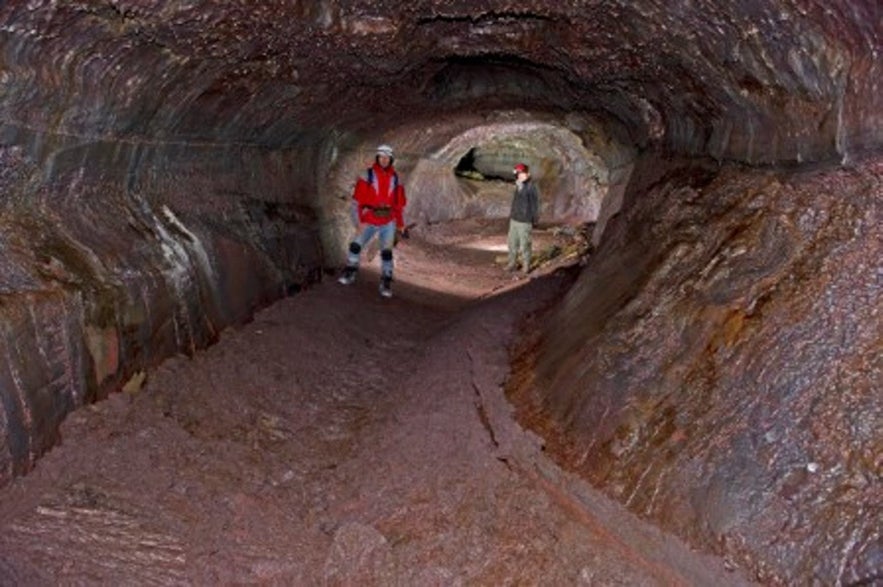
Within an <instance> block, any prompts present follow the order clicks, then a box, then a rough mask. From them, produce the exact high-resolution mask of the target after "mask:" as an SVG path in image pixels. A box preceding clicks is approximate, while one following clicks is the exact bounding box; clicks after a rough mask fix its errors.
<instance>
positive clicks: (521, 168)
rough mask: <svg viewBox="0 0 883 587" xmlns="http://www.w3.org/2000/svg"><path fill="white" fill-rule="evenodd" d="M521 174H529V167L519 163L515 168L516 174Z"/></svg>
mask: <svg viewBox="0 0 883 587" xmlns="http://www.w3.org/2000/svg"><path fill="white" fill-rule="evenodd" d="M521 172H524V173H527V165H525V164H524V163H518V164H517V165H516V166H515V173H521Z"/></svg>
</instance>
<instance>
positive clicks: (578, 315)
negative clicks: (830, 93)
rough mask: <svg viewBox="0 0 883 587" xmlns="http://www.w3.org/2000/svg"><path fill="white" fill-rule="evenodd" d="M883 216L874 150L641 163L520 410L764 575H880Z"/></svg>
mask: <svg viewBox="0 0 883 587" xmlns="http://www.w3.org/2000/svg"><path fill="white" fill-rule="evenodd" d="M644 163H645V164H646V163H647V162H646V161H645V162H644ZM881 206H883V159H881V158H879V157H877V158H876V159H871V160H870V161H864V162H863V164H862V166H860V167H859V168H858V169H854V170H845V169H830V168H828V169H818V170H814V171H804V172H799V173H794V172H784V171H752V170H750V169H744V168H742V169H740V168H725V169H723V170H720V171H719V170H718V169H717V167H716V166H714V165H712V166H703V165H700V164H696V163H694V164H691V165H689V166H686V167H679V168H673V169H670V170H668V171H667V172H663V170H662V169H661V168H660V166H659V164H658V162H650V163H649V166H647V165H639V168H638V169H637V170H636V172H635V175H634V181H633V182H632V185H631V188H630V191H629V194H628V198H627V201H626V205H625V208H624V210H623V212H622V214H621V215H620V217H618V218H617V219H616V220H614V221H613V223H612V225H611V227H610V229H609V232H608V234H609V237H608V238H607V239H605V240H604V242H603V243H602V246H601V248H600V249H599V250H598V251H597V254H596V255H595V257H594V261H593V262H592V263H591V264H590V265H589V266H588V268H587V269H586V271H585V273H584V274H583V275H582V276H581V277H580V280H579V282H578V283H577V284H576V286H575V287H574V288H573V290H572V291H571V292H570V293H569V294H568V296H567V298H566V299H565V300H564V302H563V304H562V305H561V307H560V308H558V309H556V310H555V312H554V319H553V320H551V322H550V325H549V326H548V328H547V330H546V331H545V333H544V338H543V340H542V343H541V346H540V354H539V358H538V360H537V363H536V369H537V381H536V382H535V386H534V387H533V392H532V394H531V393H528V394H527V396H526V398H525V397H524V396H523V397H522V399H526V401H527V403H528V404H531V405H532V408H531V409H528V410H527V411H526V412H525V414H526V417H528V418H529V419H530V420H531V421H532V422H533V423H534V424H535V425H536V426H538V427H540V428H541V429H542V430H544V432H545V435H546V437H547V438H549V439H550V446H551V447H553V450H555V451H556V452H557V454H559V456H560V457H561V458H562V459H564V460H565V461H566V462H567V463H568V464H569V465H570V466H572V467H574V468H576V469H577V470H579V471H580V472H581V473H582V474H584V475H586V476H587V477H589V478H590V479H592V480H593V481H594V482H595V483H597V484H598V485H599V486H601V487H604V488H605V489H606V490H607V491H608V492H609V493H610V494H612V495H614V496H616V497H617V498H619V499H620V500H622V501H623V502H624V503H625V504H627V505H628V506H629V507H630V508H631V509H632V510H634V511H635V512H637V513H639V514H641V515H643V516H646V517H649V518H651V519H653V520H655V521H658V522H659V523H661V524H662V525H663V526H664V527H667V528H671V529H673V530H675V531H677V532H678V533H680V534H681V535H683V536H685V537H686V538H688V539H690V540H691V541H692V542H693V543H695V544H703V545H705V547H706V548H712V549H716V550H718V551H722V552H724V553H725V554H727V555H728V556H730V557H731V558H732V560H734V561H737V562H739V563H740V564H745V565H747V566H748V567H749V568H751V569H752V570H753V571H754V572H756V573H757V576H758V578H759V579H760V580H762V581H764V582H781V583H784V584H798V583H803V582H806V581H809V580H810V578H812V580H814V581H819V582H820V583H821V584H847V583H853V582H856V583H859V582H861V581H866V582H871V583H872V582H874V581H875V580H877V579H879V576H880V575H879V573H880V570H881V569H883V542H881V535H880V519H881V517H880V516H881V514H883V509H881V508H883V484H881V476H880V475H881V467H883V461H881V455H883V437H881V434H880V429H881V423H883V402H881V395H880V391H881V385H883V359H881V357H883V339H881V328H880V325H881V316H880V311H881V309H883V228H881V227H883V207H881ZM522 391H524V390H522ZM875 577H876V579H874V578H875ZM861 584H865V583H861Z"/></svg>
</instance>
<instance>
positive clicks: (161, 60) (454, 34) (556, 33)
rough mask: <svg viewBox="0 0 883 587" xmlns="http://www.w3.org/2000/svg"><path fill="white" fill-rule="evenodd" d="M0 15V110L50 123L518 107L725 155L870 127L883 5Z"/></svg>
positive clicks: (203, 7) (251, 132)
mask: <svg viewBox="0 0 883 587" xmlns="http://www.w3.org/2000/svg"><path fill="white" fill-rule="evenodd" d="M0 23H2V26H0V35H2V37H3V46H4V53H3V60H4V68H3V75H2V78H0V92H2V94H3V98H4V99H3V101H2V107H3V112H2V114H0V115H2V120H3V122H4V123H5V124H7V125H12V126H18V127H22V128H28V129H36V130H38V131H43V132H54V133H61V134H72V135H78V136H90V137H93V136H100V137H108V136H110V137H125V138H141V139H144V138H150V139H153V140H182V141H199V140H205V141H223V142H243V143H252V144H262V145H267V146H270V147H278V146H285V145H291V144H295V143H297V142H298V141H299V140H302V139H306V140H310V139H311V138H314V137H315V134H314V132H320V133H321V132H326V131H327V130H328V129H329V128H332V127H334V128H342V129H347V130H355V131H360V130H361V131H364V130H367V129H370V128H372V127H374V128H376V127H378V126H387V125H393V126H394V125H395V124H397V123H398V122H400V121H402V120H403V119H409V118H417V119H419V118H424V117H432V116H439V115H443V114H450V113H453V114H456V113H458V112H463V111H469V112H475V111H483V110H494V109H501V108H524V109H528V110H534V111H552V112H569V111H575V110H582V111H587V112H594V113H599V114H600V115H602V116H605V117H608V118H609V119H611V120H616V121H618V122H619V123H621V124H623V125H624V126H625V127H626V128H627V129H628V131H629V133H630V135H629V137H630V139H631V140H633V141H634V142H635V143H636V144H639V145H641V144H645V143H646V142H648V141H653V140H658V139H661V138H663V137H664V138H665V140H666V141H667V142H668V143H670V144H676V143H679V142H680V145H681V146H682V147H684V148H686V149H688V150H690V149H692V150H695V151H703V150H704V151H710V152H712V153H713V154H714V153H718V154H725V153H726V152H728V151H732V152H737V153H744V152H746V150H749V151H750V149H751V148H753V147H752V145H751V144H749V143H751V142H752V141H754V139H755V134H761V133H762V132H763V131H762V128H763V127H764V126H765V125H767V124H773V123H774V125H775V126H776V127H777V128H778V129H779V130H780V132H779V134H778V136H781V137H784V138H783V139H782V140H781V142H782V143H783V146H782V147H781V150H782V151H787V150H789V149H790V150H792V151H793V150H794V149H793V148H792V147H788V146H787V145H786V144H787V143H789V138H790V139H794V138H795V137H796V138H797V139H800V138H801V135H804V134H807V133H810V132H814V133H818V134H821V135H824V137H825V140H827V142H829V143H830V142H832V141H834V142H837V141H838V140H839V141H841V142H842V141H843V140H844V138H843V137H844V136H849V137H851V140H852V141H853V142H857V143H860V144H861V145H866V144H874V143H876V142H878V137H879V134H880V132H879V127H880V126H881V124H880V120H879V119H880V117H881V115H880V108H879V98H875V96H876V93H875V90H876V85H877V84H878V82H876V81H873V79H874V77H875V74H877V73H879V71H880V65H879V59H878V51H879V48H880V39H879V36H880V26H879V24H880V8H879V5H878V3H877V1H876V0H857V1H853V2H834V3H831V2H827V1H824V2H823V1H813V2H811V1H780V2H766V1H756V0H755V1H742V0H740V1H738V2H737V1H703V0H678V1H676V2H669V1H666V2H661V1H651V0H644V1H640V2H636V1H632V0H629V1H626V0H620V1H607V0H605V1H603V2H601V1H579V2H566V3H562V2H558V1H554V2H553V1H546V2H517V3H516V2H501V1H495V2H482V1H469V2H465V1H463V2H456V1H444V2H442V1H430V0H426V1H418V2H409V3H400V2H389V1H350V2H331V1H323V2H312V1H311V2H298V1H291V0H286V1H278V0H277V1H263V2H252V1H250V0H249V1H236V2H234V1H230V0H225V1H204V2H199V1H172V2H169V1H158V0H155V1H149V0H137V1H125V0H121V1H105V2H98V1H95V0H89V1H83V0H80V1H67V2H63V3H59V2H54V1H49V0H45V1H39V0H35V1H31V2H16V3H7V4H6V6H4V7H3V8H0ZM869 101H870V103H869ZM869 119H870V121H871V124H870V125H867V124H863V125H860V124H859V121H860V120H861V121H864V122H865V123H867V122H868V120H869ZM850 121H853V124H852V125H850ZM739 122H747V123H748V126H749V128H748V130H745V129H744V128H742V126H743V125H742V124H738V123H739ZM743 135H744V136H743ZM776 140H777V141H779V140H780V139H778V138H777V139H776ZM790 142H795V141H793V140H792V141H790ZM798 142H799V141H798ZM804 142H807V141H806V140H804ZM808 142H812V141H808ZM841 147H842V145H841ZM813 149H814V147H810V148H809V149H808V151H809V152H811V151H813ZM823 150H824V149H823ZM841 150H842V148H841ZM749 155H750V153H749ZM792 155H793V153H791V154H789V155H785V156H792ZM772 156H774V157H775V156H777V154H776V153H773V155H772ZM798 157H799V154H798Z"/></svg>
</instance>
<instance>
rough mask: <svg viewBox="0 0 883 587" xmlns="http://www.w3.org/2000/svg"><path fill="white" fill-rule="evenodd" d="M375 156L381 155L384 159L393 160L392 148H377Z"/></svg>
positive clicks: (386, 146) (382, 146)
mask: <svg viewBox="0 0 883 587" xmlns="http://www.w3.org/2000/svg"><path fill="white" fill-rule="evenodd" d="M377 154H378V155H383V156H384V157H389V158H390V159H392V158H393V153H392V147H390V146H389V145H380V146H379V147H377Z"/></svg>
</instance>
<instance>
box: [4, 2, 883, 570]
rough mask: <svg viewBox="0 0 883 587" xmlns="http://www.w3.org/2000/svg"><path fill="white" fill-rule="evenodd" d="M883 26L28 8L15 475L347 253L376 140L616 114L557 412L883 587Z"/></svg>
mask: <svg viewBox="0 0 883 587" xmlns="http://www.w3.org/2000/svg"><path fill="white" fill-rule="evenodd" d="M880 35H881V6H880V3H879V1H878V0H834V1H832V0H779V1H770V0H676V1H671V2H668V1H667V2H660V1H657V0H603V1H602V0H580V1H576V2H558V1H552V0H524V1H522V2H509V1H506V0H418V1H414V2H407V3H402V2H393V1H392V0H348V1H343V0H321V1H316V2H302V1H292V0H268V1H264V2H252V1H251V0H224V1H221V0H204V1H200V2H192V1H183V0H171V1H168V0H162V1H160V0H68V1H65V2H57V1H55V0H29V1H28V2H6V3H4V4H3V5H2V6H0V194H2V195H0V198H2V200H0V227H2V228H0V248H2V255H0V482H3V481H5V480H7V479H9V478H10V476H11V475H13V474H18V473H22V472H26V471H27V469H28V468H29V467H31V466H33V464H34V462H35V459H36V458H38V457H39V455H40V453H42V452H43V451H45V450H46V449H47V448H48V447H50V446H51V445H52V443H53V442H54V441H55V440H56V439H55V435H56V430H57V426H58V423H59V421H60V420H61V419H62V418H63V417H64V415H65V414H66V413H68V412H69V411H70V410H71V409H73V408H75V407H77V406H80V405H82V404H84V403H87V402H89V401H93V400H95V399H98V398H100V397H102V396H103V395H104V394H106V393H108V392H109V391H110V390H112V389H118V388H120V387H123V386H124V385H127V384H128V385H130V386H133V385H137V384H138V382H139V381H141V379H140V377H139V376H138V374H139V373H140V372H142V371H144V370H145V369H146V368H148V367H149V366H150V365H152V364H154V363H155V362H157V361H159V360H161V359H162V358H163V357H166V356H168V355H170V354H174V353H179V352H192V351H193V350H194V349H195V348H197V347H199V346H201V345H204V344H207V343H209V342H210V341H211V340H213V338H214V337H216V336H217V334H218V332H219V330H220V329H222V328H223V327H225V326H226V325H229V324H233V323H236V322H239V321H241V320H244V319H247V318H248V316H249V315H250V314H251V312H252V311H253V310H254V308H256V307H257V306H259V305H261V304H265V303H268V302H269V301H271V300H272V299H274V298H277V297H279V296H282V295H285V293H287V292H290V291H292V290H294V289H297V288H298V287H300V286H301V285H304V284H306V283H308V282H309V280H310V279H312V278H314V276H315V275H316V272H317V271H318V270H320V269H321V268H322V266H323V265H331V264H333V263H334V262H335V260H336V252H335V251H332V250H331V247H333V245H334V244H335V239H334V238H329V234H332V233H334V232H335V230H336V229H335V228H333V227H335V226H338V225H339V224H340V219H339V218H338V213H339V211H340V210H341V208H342V207H341V206H340V195H341V194H340V193H339V191H340V190H339V189H337V188H338V186H340V185H342V183H341V182H343V183H345V181H344V179H342V176H340V175H336V174H339V173H340V170H341V169H344V168H347V166H348V165H355V163H354V162H355V161H357V160H358V153H357V152H356V151H357V150H358V149H359V148H360V146H362V145H365V144H371V143H373V142H374V141H375V140H377V139H379V138H380V137H381V136H387V137H389V136H393V137H396V136H397V137H401V138H402V140H401V141H400V143H401V144H407V145H410V147H411V148H412V152H413V155H414V157H415V158H420V157H422V156H424V155H426V154H427V153H429V152H430V148H429V145H433V148H441V147H442V146H443V145H444V144H446V143H447V142H448V141H452V140H454V139H455V135H453V134H449V135H447V136H445V137H441V138H440V137H437V136H436V137H429V136H428V135H429V134H430V133H429V132H426V131H427V129H430V130H431V129H437V128H460V129H461V132H466V131H467V130H468V129H467V128H465V127H466V126H469V125H471V124H472V121H473V120H475V121H476V122H475V124H474V126H476V127H479V126H481V125H482V124H485V123H486V122H488V121H490V120H491V119H492V118H493V117H494V116H496V115H497V114H498V113H500V112H509V113H517V112H524V113H526V116H525V119H527V118H529V117H531V116H535V117H536V119H537V120H540V119H541V120H544V121H553V122H554V121H558V122H559V123H560V125H561V127H562V128H568V129H570V130H574V129H576V127H577V126H579V125H573V124H572V122H573V121H574V120H591V121H593V122H592V123H591V124H592V125H594V126H596V127H597V128H598V129H601V130H600V131H598V132H594V131H593V130H592V129H591V128H585V127H581V128H580V129H579V130H578V132H577V134H578V136H580V137H581V138H582V140H584V141H586V142H587V143H588V142H590V140H589V137H591V136H595V137H606V139H605V140H604V141H601V140H599V141H598V142H597V144H592V145H590V146H591V147H592V152H593V153H594V155H596V156H597V157H598V158H599V160H603V161H605V162H606V164H607V167H608V168H609V169H610V170H612V171H615V177H611V178H610V182H611V184H610V185H611V186H612V187H615V188H616V189H611V191H610V195H609V196H608V198H607V200H606V201H605V202H604V203H603V205H602V206H601V209H600V218H599V223H598V226H599V228H598V230H596V242H597V243H599V244H600V245H601V247H600V248H599V251H598V254H597V255H595V257H594V260H593V261H592V264H591V266H590V267H589V268H587V270H586V272H585V275H584V276H583V277H582V278H581V279H580V281H579V284H578V286H577V288H576V289H575V290H574V291H573V292H572V293H571V294H570V295H569V296H568V298H567V299H566V300H565V301H564V303H563V304H562V306H561V307H560V308H559V309H558V310H557V315H558V317H559V318H558V320H559V323H564V324H565V325H566V327H563V328H561V329H560V330H559V331H558V332H557V333H555V334H551V335H549V336H547V337H545V338H544V339H543V343H542V345H544V346H540V347H539V348H538V349H537V353H538V355H537V356H538V362H537V375H538V378H537V381H538V382H539V383H540V387H539V388H538V389H535V390H534V391H533V392H531V393H527V392H525V395H526V396H529V398H530V399H531V401H532V404H533V406H534V407H535V408H536V411H535V412H533V417H534V421H536V422H537V423H538V424H539V425H542V426H543V427H544V429H546V431H547V433H548V434H549V435H550V439H555V442H556V443H557V446H559V448H560V452H561V454H562V456H564V457H565V458H569V459H570V462H572V463H573V464H574V466H577V467H578V468H579V469H580V470H581V471H583V472H584V473H585V474H586V475H588V476H589V477H590V478H592V479H594V480H595V481H596V482H598V483H599V484H601V485H603V486H605V487H607V488H608V489H609V490H610V491H611V493H613V494H615V495H618V496H620V497H621V498H622V499H623V501H624V502H625V503H627V504H628V505H629V506H630V507H632V508H633V509H634V510H635V511H637V512H638V513H641V514H644V515H647V516H650V517H653V518H655V519H657V520H659V521H660V522H661V523H662V524H663V525H665V526H667V527H669V528H672V529H675V530H676V531H679V532H681V533H682V534H685V535H687V536H689V537H690V538H691V539H693V540H694V541H695V542H696V544H698V545H702V546H704V547H712V548H717V549H722V550H723V551H725V552H727V553H729V554H730V555H731V556H733V557H734V558H735V559H738V560H741V561H745V564H748V565H751V566H752V568H754V569H755V570H756V571H757V572H758V573H759V574H760V576H762V577H765V578H769V579H770V580H776V579H778V580H781V581H785V582H797V583H803V582H812V581H818V582H822V583H829V582H837V581H841V582H844V583H846V582H849V581H851V580H852V581H860V580H867V581H871V582H873V581H874V580H875V579H874V578H873V577H877V579H879V576H880V569H881V568H883V564H881V559H883V554H881V537H880V529H879V519H880V517H881V511H880V508H881V506H880V504H881V501H883V499H881V489H880V488H881V479H880V476H881V473H880V471H881V462H880V454H883V450H881V440H880V433H879V430H880V429H881V428H883V427H881V425H880V423H881V417H880V411H881V408H880V401H881V400H880V395H881V394H880V388H881V374H880V369H881V366H880V356H881V352H880V351H881V341H880V331H881V328H880V314H879V310H880V306H881V299H880V289H881V285H880V280H881V274H883V270H881V266H880V259H881V255H880V253H881V251H880V249H879V243H880V240H881V239H880V236H881V235H880V232H879V230H880V229H879V225H880V220H881V219H880V209H879V206H880V200H881V194H880V183H879V182H880V169H879V158H877V159H874V152H875V150H876V152H879V148H880V147H881V144H883V92H881V91H880V80H881V79H883V65H881V49H883V47H881V39H880ZM483 117H489V118H486V119H485V120H484V121H482V120H481V119H482V118H483ZM514 122H519V121H518V120H515V121H514ZM467 123H468V124H467ZM409 129H410V130H409ZM408 134H410V136H411V138H410V139H408V138H407V137H406V136H405V135H408ZM607 139H609V140H607ZM605 141H606V142H605ZM420 145H425V146H427V149H426V151H425V152H420ZM587 146H589V145H587ZM623 154H627V156H626V157H623ZM635 157H637V158H636V159H635ZM413 163H414V161H412V164H413ZM419 169H420V168H419V166H415V167H413V168H412V169H411V170H412V171H414V172H415V173H414V175H413V176H412V181H414V182H417V183H419V182H421V181H423V182H424V183H426V182H428V181H430V179H429V178H428V176H426V175H424V176H423V177H421V175H420V171H419ZM633 169H634V171H632V170H633ZM786 169H787V170H786ZM629 178H631V179H629ZM627 182H630V183H629V189H628V194H627V197H624V194H625V190H624V189H622V188H623V187H624V186H625V184H626V183H627ZM451 201H452V202H455V201H456V199H452V200H451ZM621 204H622V206H623V207H622V209H620V205H621ZM452 205H453V204H452ZM447 212H451V211H447ZM447 212H446V211H444V210H441V211H439V213H440V214H441V215H442V216H445V217H455V216H457V214H454V213H447ZM608 221H609V223H608ZM608 224H609V227H610V228H609V229H608V230H606V231H603V232H602V229H603V228H604V227H605V226H608ZM550 441H551V440H550ZM789 540H790V542H789Z"/></svg>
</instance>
